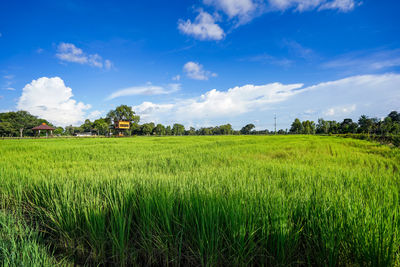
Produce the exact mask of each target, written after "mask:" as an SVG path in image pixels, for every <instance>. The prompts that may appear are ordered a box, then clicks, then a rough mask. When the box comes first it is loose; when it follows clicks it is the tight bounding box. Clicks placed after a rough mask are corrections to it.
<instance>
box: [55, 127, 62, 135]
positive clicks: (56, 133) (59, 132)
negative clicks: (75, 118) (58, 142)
mask: <svg viewBox="0 0 400 267" xmlns="http://www.w3.org/2000/svg"><path fill="white" fill-rule="evenodd" d="M63 132H64V129H63V127H57V128H55V129H54V132H53V133H54V134H55V135H62V134H63Z"/></svg>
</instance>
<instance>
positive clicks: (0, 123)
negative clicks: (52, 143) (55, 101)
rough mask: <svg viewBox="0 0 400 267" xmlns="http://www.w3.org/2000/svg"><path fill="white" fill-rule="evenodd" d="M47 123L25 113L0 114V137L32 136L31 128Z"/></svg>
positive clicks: (21, 111)
mask: <svg viewBox="0 0 400 267" xmlns="http://www.w3.org/2000/svg"><path fill="white" fill-rule="evenodd" d="M42 123H46V124H48V125H50V126H52V124H50V123H49V122H48V121H46V120H44V119H39V118H37V117H36V116H33V115H31V114H29V112H27V111H23V110H20V111H16V112H6V113H0V136H19V137H23V136H24V135H28V136H33V131H32V128H33V127H35V126H38V125H40V124H42Z"/></svg>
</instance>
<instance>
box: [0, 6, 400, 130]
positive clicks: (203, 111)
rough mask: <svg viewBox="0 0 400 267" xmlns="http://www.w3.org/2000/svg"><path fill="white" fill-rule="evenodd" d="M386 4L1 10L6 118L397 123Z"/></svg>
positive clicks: (395, 41)
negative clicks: (134, 116) (118, 110)
mask: <svg viewBox="0 0 400 267" xmlns="http://www.w3.org/2000/svg"><path fill="white" fill-rule="evenodd" d="M399 10H400V3H399V2H398V1H394V0H388V1H384V2H382V1H372V0H364V1H359V0H198V1H77V0H76V1H42V0H39V1H3V2H1V3H0V48H1V49H0V111H7V110H17V109H24V110H28V111H29V112H31V113H32V114H34V115H37V116H40V117H43V118H46V119H48V120H50V121H51V122H53V123H55V124H57V125H62V126H65V125H69V124H73V125H79V124H80V123H81V122H82V121H83V120H84V119H85V118H91V119H95V118H98V117H100V116H104V115H105V114H106V113H107V111H109V110H110V109H112V108H113V107H115V106H117V105H119V104H127V105H130V106H133V108H134V110H135V111H136V113H138V114H139V115H141V117H142V122H148V121H154V122H156V123H157V122H161V123H164V124H172V123H174V122H179V123H183V124H184V125H185V126H186V127H189V126H194V127H196V128H198V127H201V126H211V125H218V124H224V123H231V124H232V125H233V126H234V128H236V129H239V128H240V127H242V126H243V125H245V124H247V123H254V124H255V125H256V126H257V128H258V129H265V128H268V129H270V130H272V129H273V122H274V120H273V118H274V114H276V115H277V117H278V128H283V129H285V128H288V127H289V126H290V123H291V122H292V121H293V119H294V118H296V117H299V118H300V119H312V120H314V121H316V120H317V119H318V118H319V117H324V118H326V119H336V120H342V119H343V118H347V117H349V118H353V119H357V118H358V117H359V116H360V115H362V114H366V115H369V116H377V117H383V116H385V115H386V114H388V113H389V112H390V111H391V110H400V37H399V36H400V27H399V26H400V18H399V15H398V13H399Z"/></svg>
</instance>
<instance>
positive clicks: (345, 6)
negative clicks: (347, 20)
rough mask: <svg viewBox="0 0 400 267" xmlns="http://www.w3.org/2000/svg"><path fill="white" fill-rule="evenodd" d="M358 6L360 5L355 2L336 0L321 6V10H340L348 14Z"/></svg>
mask: <svg viewBox="0 0 400 267" xmlns="http://www.w3.org/2000/svg"><path fill="white" fill-rule="evenodd" d="M356 5H360V3H358V4H356V3H355V2H354V0H335V1H331V2H327V3H325V4H323V5H321V7H320V8H319V9H320V10H323V9H338V10H340V11H342V12H347V11H351V10H353V9H354V7H355V6H356Z"/></svg>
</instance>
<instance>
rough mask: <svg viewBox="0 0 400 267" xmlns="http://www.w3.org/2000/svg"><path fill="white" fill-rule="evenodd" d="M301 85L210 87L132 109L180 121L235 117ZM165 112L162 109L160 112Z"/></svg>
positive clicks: (283, 96)
mask: <svg viewBox="0 0 400 267" xmlns="http://www.w3.org/2000/svg"><path fill="white" fill-rule="evenodd" d="M301 87H302V84H291V85H283V84H280V83H272V84H266V85H259V86H257V85H251V84H249V85H245V86H240V87H239V86H238V87H234V88H231V89H229V90H228V91H225V92H223V91H218V90H216V89H213V90H210V91H208V92H207V93H205V94H203V95H201V96H200V97H198V98H191V99H184V100H179V101H178V102H177V103H174V104H155V103H150V102H144V103H142V104H141V105H138V106H134V107H133V109H134V110H135V111H136V112H137V113H138V114H139V115H141V116H144V118H156V117H158V116H160V115H161V116H162V115H166V114H168V115H167V116H168V117H171V118H175V119H176V120H178V121H182V120H184V121H188V120H195V119H204V118H218V117H224V116H235V115H239V114H244V113H247V112H250V111H254V110H257V109H265V108H267V107H268V106H267V104H272V103H278V102H281V101H284V100H286V99H287V98H289V97H291V96H294V95H296V94H298V93H300V90H296V89H299V88H301ZM161 111H162V112H161Z"/></svg>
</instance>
